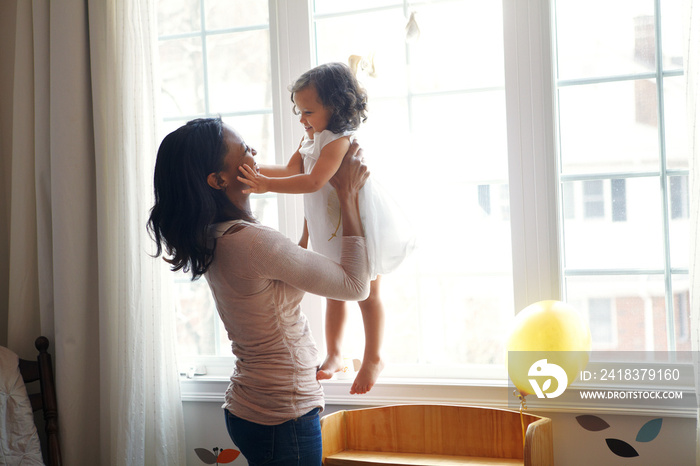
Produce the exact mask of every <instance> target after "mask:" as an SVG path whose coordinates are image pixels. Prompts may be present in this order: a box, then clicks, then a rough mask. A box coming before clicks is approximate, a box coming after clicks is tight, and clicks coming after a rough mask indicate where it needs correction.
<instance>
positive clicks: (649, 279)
mask: <svg viewBox="0 0 700 466" xmlns="http://www.w3.org/2000/svg"><path fill="white" fill-rule="evenodd" d="M566 289H567V295H566V300H567V302H568V303H569V304H571V305H572V306H574V307H575V308H576V309H578V310H579V311H580V312H582V313H583V314H584V315H587V316H588V319H589V325H590V327H591V332H592V333H593V332H596V333H595V335H592V337H593V342H592V349H593V350H594V351H600V350H625V351H654V350H656V351H663V350H666V349H667V347H668V346H667V342H666V304H665V298H664V296H665V292H664V279H663V275H606V276H587V277H586V276H582V277H567V278H566ZM605 302H608V303H609V305H610V310H609V311H608V310H607V309H606V308H605V306H604V305H603V304H602V303H605ZM608 313H609V315H608Z"/></svg>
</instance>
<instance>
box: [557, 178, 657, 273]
mask: <svg viewBox="0 0 700 466" xmlns="http://www.w3.org/2000/svg"><path fill="white" fill-rule="evenodd" d="M591 183H593V182H590V181H587V182H580V181H579V182H569V183H567V184H570V185H571V188H568V189H572V190H573V191H574V195H573V196H570V197H569V199H572V198H573V202H574V203H577V202H581V203H582V204H583V206H584V208H583V209H582V208H573V207H571V206H567V205H565V206H564V210H565V211H573V212H583V211H584V209H585V206H586V205H587V199H588V197H587V196H588V195H587V194H586V191H585V189H584V186H591ZM599 186H600V187H601V188H606V184H605V183H602V182H599ZM608 186H609V185H608ZM625 189H626V192H627V219H626V220H625V221H614V220H613V218H612V214H611V209H610V208H607V209H606V210H605V215H604V216H602V217H600V218H592V217H591V216H590V215H586V214H583V215H580V216H574V217H572V218H565V219H564V224H563V228H564V237H565V241H564V247H565V249H564V261H565V264H566V267H567V268H574V269H610V268H613V269H619V268H662V267H663V240H662V238H663V236H662V235H663V230H662V228H661V225H662V222H661V213H662V210H661V198H660V195H659V186H658V180H657V179H655V178H630V179H627V180H626V188H625ZM611 195H612V194H611V192H610V191H608V190H607V189H605V190H604V192H603V193H602V196H603V203H604V204H605V205H607V206H609V205H611V203H612V200H611ZM564 201H565V202H566V201H567V199H565V200H564Z"/></svg>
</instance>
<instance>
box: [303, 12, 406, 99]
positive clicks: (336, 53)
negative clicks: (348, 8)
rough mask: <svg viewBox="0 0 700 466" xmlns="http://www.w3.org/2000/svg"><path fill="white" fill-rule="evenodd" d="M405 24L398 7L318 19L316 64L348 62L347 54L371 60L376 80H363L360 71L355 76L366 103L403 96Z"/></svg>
mask: <svg viewBox="0 0 700 466" xmlns="http://www.w3.org/2000/svg"><path fill="white" fill-rule="evenodd" d="M405 25H406V19H405V17H404V15H403V9H402V8H396V9H390V10H386V11H377V12H373V13H363V14H352V15H350V16H334V17H331V18H326V19H323V20H318V21H316V22H315V32H316V43H317V49H316V55H317V58H318V63H328V62H334V61H339V62H343V63H348V58H349V57H350V55H358V56H360V57H365V59H366V60H368V61H370V62H372V63H374V69H375V72H376V75H377V79H369V78H368V79H364V78H365V77H366V74H364V73H360V74H359V75H358V78H360V79H361V80H362V84H363V85H364V87H365V88H366V89H367V92H368V93H369V96H370V105H372V103H373V102H374V99H376V98H380V97H388V96H396V95H404V94H405V93H406V82H407V81H406V74H407V66H408V65H407V63H406V43H405V40H404V37H405V32H404V27H405ZM358 27H359V28H360V29H359V30H361V31H362V32H361V33H359V32H358Z"/></svg>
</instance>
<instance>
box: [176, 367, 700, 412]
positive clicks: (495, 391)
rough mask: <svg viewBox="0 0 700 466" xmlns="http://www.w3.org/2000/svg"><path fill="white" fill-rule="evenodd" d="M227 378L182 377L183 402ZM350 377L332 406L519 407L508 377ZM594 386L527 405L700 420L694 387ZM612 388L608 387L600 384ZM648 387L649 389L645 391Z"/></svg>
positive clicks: (210, 395) (336, 386) (209, 395)
mask: <svg viewBox="0 0 700 466" xmlns="http://www.w3.org/2000/svg"><path fill="white" fill-rule="evenodd" d="M228 383H229V379H228V377H214V376H196V377H194V378H191V379H188V378H185V377H182V378H181V379H180V390H181V397H182V401H185V402H215V403H223V402H224V393H225V392H226V388H227V387H228ZM351 385H352V381H351V380H329V381H325V382H323V388H324V392H325V395H326V403H327V404H328V405H342V406H380V405H390V404H417V403H434V404H458V405H470V406H486V407H492V408H505V409H516V410H517V409H519V407H520V404H519V401H518V399H517V398H516V397H515V396H514V395H513V387H512V386H510V385H509V384H508V383H507V382H506V381H505V380H475V379H471V380H449V379H433V380H431V381H430V382H426V381H417V380H415V379H394V378H391V379H389V378H385V379H381V380H380V381H379V382H378V383H377V384H376V385H375V386H374V388H372V391H371V392H370V393H368V394H365V395H351V394H350V386H351ZM594 389H595V388H593V387H591V386H586V387H585V388H584V387H581V386H577V385H576V384H574V385H572V386H570V387H569V388H567V390H566V392H564V393H563V394H562V395H561V396H559V397H558V398H556V399H555V400H554V399H545V400H539V399H537V398H536V397H535V396H534V395H528V397H527V398H526V404H527V409H528V410H529V411H531V412H534V413H545V414H546V413H548V412H552V413H576V414H586V413H596V414H616V415H636V416H665V417H678V418H695V417H696V415H697V404H696V403H697V400H696V396H695V389H694V388H693V387H688V386H686V387H678V388H674V389H673V391H674V392H680V393H682V402H679V401H678V400H663V399H658V400H647V399H645V400H640V399H627V400H620V399H613V400H610V399H598V400H583V399H582V398H581V396H582V395H581V393H582V392H584V391H591V390H594ZM600 390H602V391H610V389H609V388H600ZM645 390H646V389H645Z"/></svg>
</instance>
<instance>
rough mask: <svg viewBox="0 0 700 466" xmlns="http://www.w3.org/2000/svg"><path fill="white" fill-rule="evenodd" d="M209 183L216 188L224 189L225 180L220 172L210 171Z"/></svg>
mask: <svg viewBox="0 0 700 466" xmlns="http://www.w3.org/2000/svg"><path fill="white" fill-rule="evenodd" d="M207 184H208V185H209V186H211V187H212V188H214V189H224V188H226V186H224V180H222V179H221V177H220V176H219V174H218V173H209V176H207Z"/></svg>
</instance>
